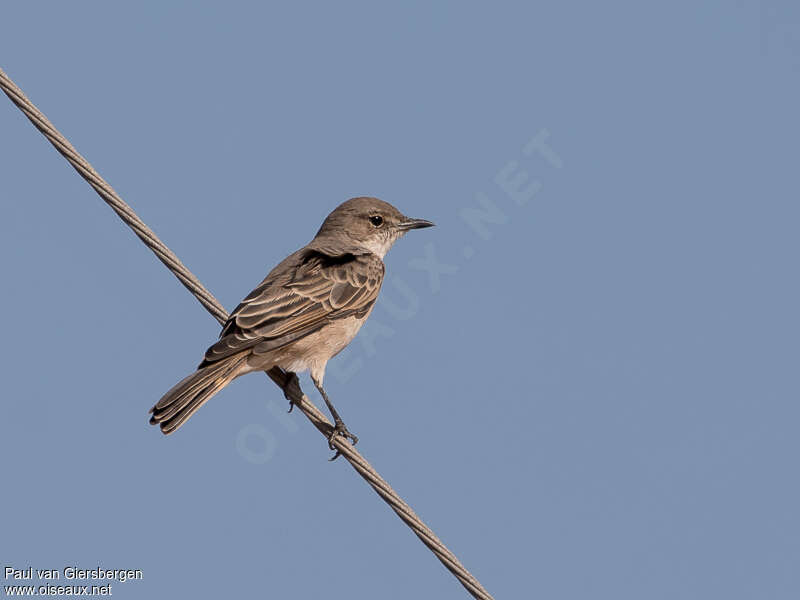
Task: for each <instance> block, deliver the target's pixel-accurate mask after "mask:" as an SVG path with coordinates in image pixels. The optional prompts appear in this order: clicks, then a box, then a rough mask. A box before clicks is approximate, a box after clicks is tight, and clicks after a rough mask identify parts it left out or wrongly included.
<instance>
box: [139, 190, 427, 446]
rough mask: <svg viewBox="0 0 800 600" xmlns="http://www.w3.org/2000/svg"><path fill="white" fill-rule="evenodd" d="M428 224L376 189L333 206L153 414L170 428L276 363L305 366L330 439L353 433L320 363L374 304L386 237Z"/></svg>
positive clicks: (296, 369) (293, 372) (289, 368)
mask: <svg viewBox="0 0 800 600" xmlns="http://www.w3.org/2000/svg"><path fill="white" fill-rule="evenodd" d="M433 225H434V224H433V223H432V222H431V221H427V220H425V219H412V218H409V217H406V216H405V215H403V214H402V213H401V212H400V211H399V210H398V209H397V208H395V207H394V206H392V205H391V204H389V203H388V202H384V201H382V200H379V199H377V198H372V197H366V196H364V197H358V198H351V199H350V200H347V201H345V202H343V203H342V204H340V205H339V206H337V207H336V208H335V209H334V210H333V212H331V213H330V214H329V215H328V216H327V218H326V219H325V220H324V222H323V223H322V226H321V227H320V229H319V231H318V232H317V234H316V235H315V236H314V239H312V240H311V242H309V243H308V244H307V245H305V246H304V247H302V248H300V249H299V250H297V251H296V252H294V253H292V254H290V255H289V256H288V257H286V258H285V259H284V260H283V261H281V262H280V263H279V264H278V265H277V266H276V267H275V268H273V269H272V271H270V272H269V274H268V275H267V276H266V277H265V278H264V280H263V281H262V282H261V283H260V284H258V286H257V287H256V288H255V289H254V290H253V291H252V292H250V294H248V295H247V297H246V298H245V299H244V300H242V302H241V303H240V304H239V305H238V306H237V307H236V308H235V309H234V310H233V312H232V313H230V316H229V317H228V320H227V321H226V322H225V324H224V325H223V327H222V331H221V333H220V336H219V339H218V340H217V341H216V342H215V343H214V344H212V345H211V346H210V347H209V348H208V350H206V353H205V355H204V357H203V360H202V361H201V362H200V364H199V366H198V367H197V370H196V371H195V372H193V373H191V374H190V375H188V376H187V377H185V378H184V379H182V380H181V381H179V382H178V383H177V384H175V385H174V386H173V387H172V388H171V389H170V390H169V391H168V392H167V393H166V394H164V396H163V397H162V398H161V399H160V400H159V401H158V402H157V403H156V404H155V405H154V406H153V407H152V408H151V409H150V413H151V416H150V424H152V425H158V426H159V427H160V429H161V431H162V432H163V433H164V434H171V433H173V432H175V431H176V430H177V429H178V428H179V427H181V426H182V425H183V424H184V423H185V422H186V421H187V420H188V419H189V417H191V416H192V415H193V414H194V413H195V412H196V411H197V410H198V409H199V408H200V407H201V406H202V405H203V404H205V403H206V402H207V401H208V400H209V399H210V398H211V397H212V396H214V395H215V394H216V393H217V392H219V391H220V390H222V388H224V387H225V386H227V385H228V384H229V383H230V382H231V381H233V380H234V379H236V378H237V377H239V376H241V375H245V374H247V373H251V372H254V371H268V370H269V369H272V368H273V367H280V368H281V369H283V370H284V371H286V372H287V373H288V374H289V378H290V379H289V381H293V382H294V383H295V384H296V383H297V381H298V379H297V374H298V373H302V372H304V371H309V372H310V375H311V380H312V381H313V382H314V386H315V387H316V388H317V390H318V391H319V393H320V395H321V396H322V398H323V400H324V401H325V404H326V405H327V407H328V410H329V411H330V413H331V416H332V417H333V421H334V425H333V427H332V430H331V432H330V436H329V438H328V444H329V446H330V447H331V449H335V447H334V446H333V440H334V437H335V436H337V435H339V436H344V437H345V438H348V439H350V440H351V441H352V442H353V443H354V444H355V443H357V442H358V437H357V436H355V435H353V434H352V433H350V431H349V430H348V429H347V427H346V425H345V424H344V421H343V420H342V418H341V417H340V416H339V413H338V412H337V411H336V408H335V407H334V405H333V403H332V402H331V400H330V398H329V397H328V394H327V393H326V392H325V388H324V387H323V380H324V378H325V366H326V365H327V363H328V361H329V360H330V359H331V358H333V357H334V356H335V355H336V354H338V353H339V352H341V351H342V350H343V349H344V348H345V347H346V346H347V345H348V344H349V343H350V342H351V341H352V339H353V338H354V337H355V335H356V334H357V333H358V330H359V329H360V328H361V326H362V325H363V324H364V322H365V321H366V320H367V318H368V317H369V315H370V314H371V313H372V309H373V308H374V307H375V301H376V300H377V299H378V293H379V292H380V289H381V284H382V283H383V279H384V274H385V266H384V263H383V258H384V256H385V255H386V253H387V252H388V251H389V249H390V248H391V247H392V245H393V244H394V243H395V242H396V241H397V240H398V239H399V238H401V237H402V236H403V235H405V234H406V233H407V232H408V231H410V230H412V229H421V228H425V227H432V226H433ZM287 398H288V395H287ZM291 402H292V401H291V399H290V403H291ZM291 408H292V405H291V404H290V407H289V410H290V411H291ZM337 456H338V454H337ZM334 458H335V457H334Z"/></svg>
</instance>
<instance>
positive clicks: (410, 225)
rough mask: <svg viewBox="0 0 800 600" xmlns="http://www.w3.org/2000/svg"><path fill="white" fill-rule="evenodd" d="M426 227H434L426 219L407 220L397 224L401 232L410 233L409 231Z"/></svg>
mask: <svg viewBox="0 0 800 600" xmlns="http://www.w3.org/2000/svg"><path fill="white" fill-rule="evenodd" d="M425 227H433V223H431V222H430V221H426V220H425V219H406V220H405V221H401V222H400V223H398V224H397V228H398V229H400V230H401V231H408V230H409V229H423V228H425Z"/></svg>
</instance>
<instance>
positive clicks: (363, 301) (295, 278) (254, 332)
mask: <svg viewBox="0 0 800 600" xmlns="http://www.w3.org/2000/svg"><path fill="white" fill-rule="evenodd" d="M290 258H292V257H290ZM287 260H288V259H287ZM295 263H296V264H294V265H289V266H291V271H289V274H288V276H284V275H286V274H285V273H278V274H276V273H275V271H273V273H271V274H270V275H269V276H267V278H266V279H265V280H264V281H263V282H261V284H259V286H258V287H257V288H256V289H255V290H253V291H252V292H251V293H250V294H249V295H248V296H247V298H245V299H244V300H243V301H242V303H241V304H240V305H239V306H238V307H236V309H235V310H234V311H233V313H231V315H230V317H229V319H228V322H227V323H226V324H225V327H223V329H222V334H221V335H220V339H219V341H217V343H215V344H214V345H213V346H211V347H210V348H209V349H208V351H207V352H206V355H205V359H204V361H203V363H202V364H208V363H211V362H215V361H217V360H219V359H221V358H225V357H226V356H230V355H232V354H235V353H237V352H240V351H242V350H245V349H247V348H253V351H254V352H257V353H259V354H260V353H263V352H268V351H270V350H274V349H276V348H280V347H281V346H285V345H286V344H289V343H292V342H294V341H297V340H299V339H301V338H303V337H305V336H307V335H310V334H311V333H314V332H315V331H318V330H319V329H321V328H322V327H324V326H325V325H326V324H328V323H330V322H331V321H334V320H336V319H342V318H346V317H349V316H357V317H363V316H364V315H366V314H367V313H368V312H369V310H370V309H371V308H372V305H373V304H374V303H375V300H376V299H377V298H378V293H379V292H380V288H381V284H382V283H383V275H384V266H383V261H382V260H381V259H380V258H379V257H378V256H376V255H375V254H372V253H366V254H355V253H347V254H339V255H335V256H331V255H328V254H324V253H323V252H320V251H318V250H309V251H305V252H301V253H300V254H299V255H298V257H297V260H296V261H295ZM278 270H279V269H276V271H278Z"/></svg>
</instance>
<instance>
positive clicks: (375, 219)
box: [369, 215, 383, 227]
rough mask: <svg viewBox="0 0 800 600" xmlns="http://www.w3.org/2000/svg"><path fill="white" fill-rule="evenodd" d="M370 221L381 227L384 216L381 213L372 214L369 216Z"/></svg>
mask: <svg viewBox="0 0 800 600" xmlns="http://www.w3.org/2000/svg"><path fill="white" fill-rule="evenodd" d="M369 222H370V223H372V224H373V225H374V226H375V227H380V226H381V225H383V217H382V216H380V215H372V216H371V217H370V218H369Z"/></svg>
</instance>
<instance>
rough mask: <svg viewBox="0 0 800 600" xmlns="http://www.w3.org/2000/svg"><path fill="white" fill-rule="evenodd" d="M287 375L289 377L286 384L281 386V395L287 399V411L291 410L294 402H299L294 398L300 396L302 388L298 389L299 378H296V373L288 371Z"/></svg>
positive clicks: (301, 395)
mask: <svg viewBox="0 0 800 600" xmlns="http://www.w3.org/2000/svg"><path fill="white" fill-rule="evenodd" d="M288 375H289V378H288V379H287V380H286V385H284V386H283V396H284V398H286V399H287V400H288V401H289V411H288V412H292V410H293V409H294V406H295V404H299V402H295V400H294V399H295V398H302V397H303V390H301V389H300V379H298V377H297V373H289V374H288Z"/></svg>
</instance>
